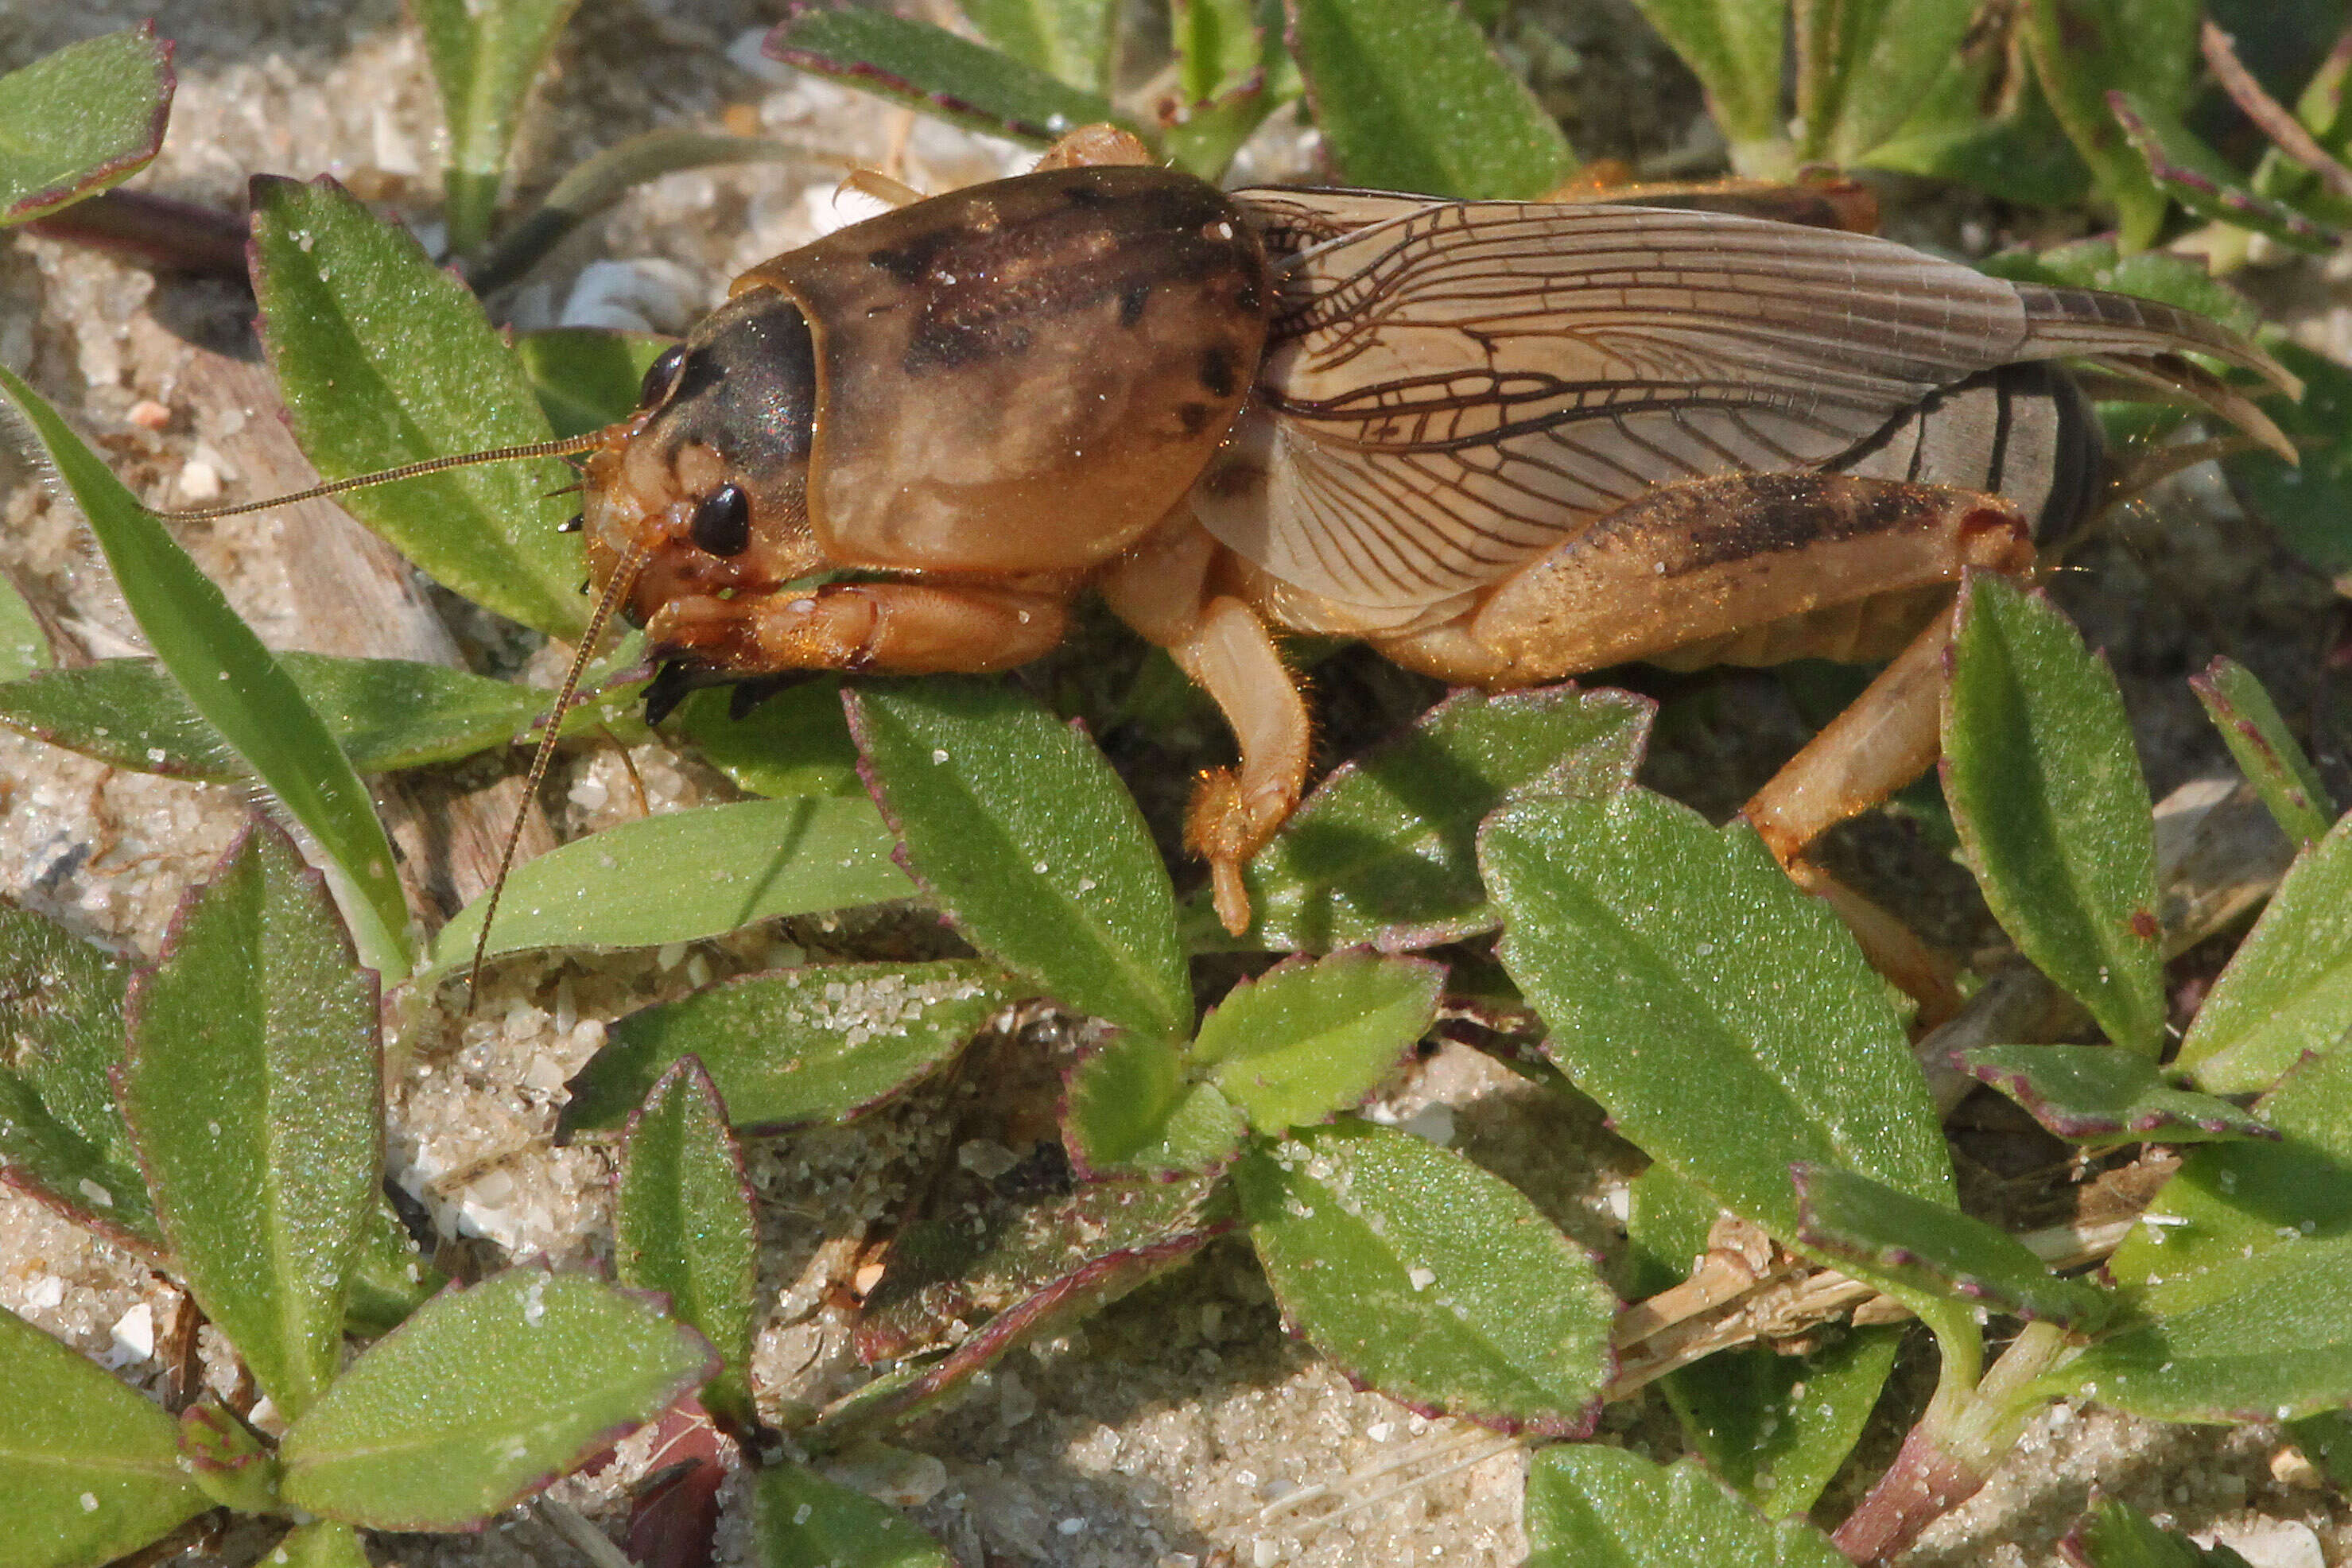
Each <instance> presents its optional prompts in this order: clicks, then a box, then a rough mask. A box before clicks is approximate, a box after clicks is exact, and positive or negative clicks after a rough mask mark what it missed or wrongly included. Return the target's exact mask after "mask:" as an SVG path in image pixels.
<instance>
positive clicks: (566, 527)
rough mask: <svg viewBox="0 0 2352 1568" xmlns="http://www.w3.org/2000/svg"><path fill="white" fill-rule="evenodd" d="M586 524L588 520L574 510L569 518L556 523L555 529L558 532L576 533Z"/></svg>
mask: <svg viewBox="0 0 2352 1568" xmlns="http://www.w3.org/2000/svg"><path fill="white" fill-rule="evenodd" d="M587 526H588V520H587V519H586V518H585V517H583V516H582V515H581V514H580V513H579V512H576V511H575V512H573V513H572V516H571V517H570V519H569V520H567V521H563V522H560V523H557V524H556V525H555V531H556V532H558V533H577V532H579V531H581V530H582V529H583V528H585V527H587Z"/></svg>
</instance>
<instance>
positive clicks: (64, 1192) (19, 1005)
mask: <svg viewBox="0 0 2352 1568" xmlns="http://www.w3.org/2000/svg"><path fill="white" fill-rule="evenodd" d="M130 978H131V971H130V968H129V966H128V965H126V964H123V963H118V962H117V961H115V960H114V959H112V958H110V957H109V956H108V955H107V954H106V953H104V952H101V951H100V949H98V948H97V947H95V946H93V945H92V944H90V943H89V942H84V941H82V940H81V939H80V938H79V937H78V936H75V935H74V934H73V933H72V932H70V931H67V930H66V929H65V928H64V927H62V926H60V925H58V924H57V923H56V922H55V921H47V920H44V919H43V918H41V917H40V916H39V915H36V914H34V913H32V912H30V911H29V910H20V909H18V908H16V906H15V905H14V904H11V903H8V902H6V901H5V900H0V1058H5V1061H6V1063H7V1065H6V1066H0V1172H5V1175H6V1178H7V1181H8V1183H9V1184H10V1185H12V1186H15V1187H17V1188H19V1189H21V1190H23V1191H26V1192H27V1193H29V1194H32V1195H33V1196H34V1197H36V1198H38V1199H39V1200H40V1201H41V1202H43V1203H46V1204H47V1205H49V1206H51V1207H52V1208H54V1209H57V1210H58V1212H59V1213H61V1214H64V1215H67V1216H68V1217H69V1218H71V1219H72V1220H73V1221H74V1222H75V1223H76V1224H78V1225H81V1226H87V1227H88V1228H89V1229H91V1230H94V1231H96V1232H98V1233H99V1234H100V1235H102V1236H105V1237H108V1238H109V1239H110V1240H113V1241H115V1242H117V1243H119V1244H121V1245H122V1246H125V1247H130V1248H131V1250H133V1251H135V1252H139V1253H142V1254H144V1255H145V1256H146V1257H148V1258H160V1257H161V1256H162V1255H163V1231H162V1230H160V1229H159V1228H157V1226H156V1224H155V1207H154V1204H153V1202H152V1200H151V1199H150V1198H149V1196H148V1194H147V1180H146V1177H145V1176H143V1175H142V1173H140V1170H139V1166H138V1161H137V1157H136V1156H135V1155H134V1154H133V1153H132V1152H131V1138H130V1134H129V1133H128V1132H127V1131H125V1130H124V1128H123V1125H122V1112H121V1110H120V1109H119V1108H118V1107H117V1106H116V1104H115V1100H114V1085H113V1082H112V1080H111V1079H110V1077H109V1075H110V1073H111V1072H112V1070H113V1069H114V1067H115V1065H116V1064H117V1063H118V1062H120V1061H121V1059H122V995H123V989H124V987H125V986H126V985H127V984H129V983H130Z"/></svg>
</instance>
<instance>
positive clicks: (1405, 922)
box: [1243, 686, 1655, 952]
mask: <svg viewBox="0 0 2352 1568" xmlns="http://www.w3.org/2000/svg"><path fill="white" fill-rule="evenodd" d="M1654 711H1655V707H1654V704H1652V703H1651V702H1649V701H1647V700H1644V699H1642V698H1638V697H1634V696H1633V695H1631V694H1630V693H1627V692H1622V691H1608V690H1601V691H1580V690H1579V689H1576V688H1575V687H1572V686H1552V687H1546V688H1543V689H1539V690H1535V691H1513V692H1506V693H1502V694H1499V695H1489V694H1487V693H1486V692H1480V691H1462V692H1456V693H1455V694H1454V696H1452V697H1450V698H1448V699H1446V700H1444V702H1441V703H1439V704H1438V705H1437V706H1436V707H1434V708H1433V709H1431V710H1429V711H1428V712H1427V713H1426V714H1424V715H1423V716H1422V718H1421V720H1420V721H1418V722H1417V723H1415V724H1414V725H1413V727H1412V729H1411V730H1409V731H1405V733H1404V734H1402V735H1401V736H1399V737H1398V738H1397V739H1396V740H1395V741H1393V742H1391V743H1389V744H1388V745H1386V746H1383V747H1381V748H1380V749H1378V750H1376V751H1374V752H1371V753H1370V754H1369V755H1366V756H1363V757H1360V758H1357V759H1355V760H1354V761H1351V762H1348V763H1342V764H1341V765H1340V766H1339V767H1338V768H1335V769H1333V770H1332V772H1331V774H1330V776H1329V777H1328V778H1326V779H1325V780H1324V781H1323V782H1322V784H1319V785H1318V786H1317V787H1316V790H1315V793H1314V794H1312V795H1308V796H1307V799H1306V801H1305V803H1304V804H1302V805H1300V806H1299V808H1298V810H1297V812H1295V813H1293V814H1292V816H1291V818H1290V820H1289V821H1288V822H1287V823H1286V824H1284V825H1283V828H1282V831H1281V832H1280V833H1278V834H1276V836H1275V837H1274V840H1273V842H1272V843H1270V844H1268V845H1267V846H1266V847H1265V849H1263V850H1261V851H1260V852H1259V853H1258V855H1257V857H1256V858H1255V859H1253V860H1252V861H1251V862H1250V863H1249V865H1248V866H1247V867H1246V868H1244V871H1243V878H1244V882H1245V884H1246V885H1247V887H1248V889H1249V895H1250V908H1251V909H1252V910H1253V911H1254V922H1255V923H1254V924H1253V925H1252V926H1251V928H1250V931H1249V933H1248V940H1249V941H1250V942H1254V943H1258V944H1262V945H1265V946H1266V947H1271V948H1276V949H1306V950H1307V951H1310V952H1325V951H1328V950H1329V949H1331V948H1334V947H1345V946H1348V945H1349V944H1350V943H1353V942H1369V943H1370V944H1371V945H1373V946H1375V947H1379V948H1382V949H1386V950H1389V951H1395V950H1398V949H1402V948H1414V947H1430V946H1434V945H1436V944H1437V943H1439V942H1449V941H1453V940H1454V939H1456V938H1459V937H1463V936H1467V935H1470V934H1472V933H1473V932H1475V931H1485V930H1488V929H1490V928H1492V927H1493V926H1494V924H1495V923H1496V921H1497V920H1498V919H1499V918H1500V917H1499V916H1498V915H1497V914H1496V910H1495V908H1494V906H1493V905H1492V904H1490V903H1489V902H1487V899H1486V888H1485V887H1484V886H1483V885H1482V884H1481V883H1480V881H1479V879H1478V824H1479V823H1481V822H1483V821H1485V820H1486V816H1487V815H1488V814H1489V813H1491V812H1492V811H1494V809H1495V808H1496V806H1498V805H1502V804H1503V802H1504V801H1505V800H1507V799H1508V798H1510V797H1511V796H1512V795H1514V794H1515V793H1517V792H1520V791H1526V790H1541V791H1543V792H1544V793H1547V794H1564V795H1606V794H1609V793H1611V792H1613V791H1615V790H1620V789H1622V788H1624V787H1625V786H1626V785H1627V784H1631V783H1632V782H1633V768H1634V764H1635V763H1638V762H1639V761H1640V760H1641V756H1642V751H1643V746H1644V744H1645V743H1646V742H1647V741H1648V739H1649V732H1650V719H1651V716H1652V714H1653V713H1654Z"/></svg>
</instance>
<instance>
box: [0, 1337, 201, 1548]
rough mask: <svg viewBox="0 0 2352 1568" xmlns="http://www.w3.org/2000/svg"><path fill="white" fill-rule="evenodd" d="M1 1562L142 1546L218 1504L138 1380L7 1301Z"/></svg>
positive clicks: (0, 1358)
mask: <svg viewBox="0 0 2352 1568" xmlns="http://www.w3.org/2000/svg"><path fill="white" fill-rule="evenodd" d="M0 1380H5V1383H6V1384H7V1389H8V1397H7V1398H6V1399H5V1400H0V1497H5V1498H6V1499H7V1500H8V1506H7V1507H6V1508H5V1509H0V1562H5V1563H8V1564H9V1568H81V1565H82V1564H89V1563H110V1562H112V1561H113V1560H114V1559H116V1558H118V1557H121V1556H124V1555H126V1554H128V1553H130V1552H136V1551H137V1550H138V1549H139V1548H141V1547H142V1546H144V1545H146V1544H147V1543H148V1542H151V1541H154V1540H156V1539H158V1538H160V1537H161V1536H163V1534H165V1533H166V1532H167V1531H172V1530H173V1529H176V1528H177V1527H178V1526H179V1525H180V1524H182V1523H183V1522H184V1521H187V1520H191V1519H194V1517H195V1516H196V1515H198V1514H200V1513H202V1512H204V1511H205V1510H206V1509H208V1508H210V1507H212V1500H211V1499H210V1498H207V1497H206V1496H205V1494H204V1493H203V1492H202V1491H199V1490H198V1489H196V1488H195V1487H194V1486H193V1485H191V1484H190V1483H189V1481H188V1479H187V1477H186V1476H185V1475H184V1474H182V1473H181V1470H180V1464H179V1458H180V1456H179V1447H178V1443H179V1433H178V1428H177V1427H176V1426H175V1425H174V1424H173V1420H172V1418H171V1417H170V1416H169V1415H164V1414H163V1410H162V1409H161V1408H159V1407H158V1406H157V1405H155V1404H154V1403H153V1402H152V1401H151V1400H149V1399H148V1398H147V1397H146V1396H145V1395H143V1394H141V1393H140V1392H139V1391H138V1390H137V1389H134V1388H131V1387H130V1386H129V1385H127V1384H122V1383H119V1382H117V1381H116V1380H115V1379H114V1378H113V1377H111V1376H110V1375H109V1374H108V1373H105V1372H103V1371H101V1370H100V1368H99V1367H98V1365H97V1364H96V1363H93V1362H91V1361H89V1360H88V1359H87V1358H85V1357H83V1356H80V1355H78V1354H76V1353H75V1352H72V1351H71V1350H68V1348H66V1347H65V1346H64V1345H61V1344H59V1343H58V1342H57V1341H55V1340H53V1339H51V1338H49V1336H48V1335H47V1334H45V1333H43V1332H42V1331H40V1330H38V1329H37V1328H35V1327H34V1326H33V1325H32V1324H30V1323H28V1322H26V1321H25V1320H24V1319H22V1318H20V1317H18V1316H16V1313H14V1312H11V1311H9V1310H6V1309H5V1308H0Z"/></svg>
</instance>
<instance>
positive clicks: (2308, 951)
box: [2173, 817, 2352, 1094]
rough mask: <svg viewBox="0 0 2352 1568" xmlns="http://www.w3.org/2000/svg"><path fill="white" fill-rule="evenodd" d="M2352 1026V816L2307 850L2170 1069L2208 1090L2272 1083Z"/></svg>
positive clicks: (2226, 1091)
mask: <svg viewBox="0 0 2352 1568" xmlns="http://www.w3.org/2000/svg"><path fill="white" fill-rule="evenodd" d="M2347 1028H2352V817H2347V818H2346V819H2345V820H2344V821H2342V822H2339V823H2337V824H2336V826H2335V828H2334V829H2333V830H2332V831H2331V832H2329V834H2328V835H2327V837H2325V838H2323V839H2321V840H2320V841H2319V842H2318V843H2317V844H2315V845H2314V846H2313V847H2311V848H2309V849H2307V850H2305V852H2304V854H2303V856H2302V858H2300V859H2298V860H2297V861H2296V862H2295V863H2294V866H2293V867H2291V868H2289V869H2288V871H2287V874H2286V879H2285V880H2284V881H2283V882H2281V883H2280V884H2279V889H2278V891H2277V892H2275V893H2273V895H2271V901H2270V905H2269V907H2268V908H2267V909H2265V910H2263V915H2262V919H2261V920H2259V921H2256V922H2255V923H2254V929H2253V931H2252V934H2250V935H2249V936H2248V937H2247V938H2246V940H2245V941H2244V942H2241V943H2240V944H2239V946H2238V951H2237V952H2236V954H2235V955H2234V956H2233V957H2231V960H2230V966H2229V967H2228V968H2227V969H2224V970H2223V971H2222V972H2221V978H2220V979H2218V980H2216V981H2215V982H2214V983H2213V989H2212V991H2211V993H2210V994H2208V995H2207V996H2206V998H2205V1005H2203V1006H2202V1007H2200V1008H2199V1009H2198V1011H2197V1017H2196V1020H2195V1021H2194V1022H2193V1023H2191V1024H2190V1025H2189V1036H2188V1037H2187V1038H2186V1039H2184V1040H2182V1041H2181V1042H2180V1054H2179V1057H2178V1058H2175V1060H2174V1062H2173V1066H2174V1067H2175V1068H2178V1069H2179V1070H2181V1071H2183V1072H2186V1073H2187V1074H2188V1075H2189V1081H2190V1082H2192V1083H2194V1084H2195V1085H2196V1086H2197V1087H2198V1088H2200V1089H2203V1090H2205V1091H2206V1092H2207V1093H2209V1094H2243V1093H2246V1092H2249V1091H2251V1090H2254V1089H2267V1088H2269V1087H2270V1085H2271V1084H2272V1083H2273V1082H2274V1081H2276V1079H2278V1076H2279V1075H2280V1074H2281V1073H2283V1072H2284V1071H2286V1070H2287V1068H2291V1067H2293V1066H2294V1064H2295V1062H2296V1061H2297V1060H2299V1059H2300V1058H2302V1056H2303V1055H2304V1053H2305V1052H2306V1051H2324V1050H2326V1049H2328V1048H2330V1047H2333V1046H2334V1045H2335V1044H2336V1041H2337V1040H2338V1039H2340V1038H2341V1037H2343V1034H2344V1032H2345V1030H2346V1029H2347Z"/></svg>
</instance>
